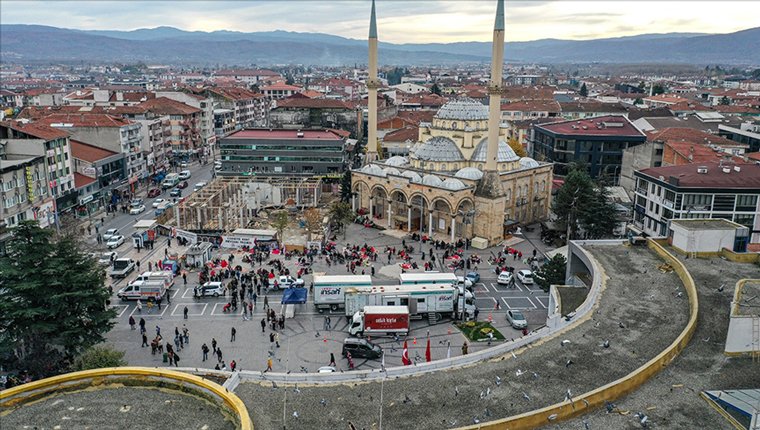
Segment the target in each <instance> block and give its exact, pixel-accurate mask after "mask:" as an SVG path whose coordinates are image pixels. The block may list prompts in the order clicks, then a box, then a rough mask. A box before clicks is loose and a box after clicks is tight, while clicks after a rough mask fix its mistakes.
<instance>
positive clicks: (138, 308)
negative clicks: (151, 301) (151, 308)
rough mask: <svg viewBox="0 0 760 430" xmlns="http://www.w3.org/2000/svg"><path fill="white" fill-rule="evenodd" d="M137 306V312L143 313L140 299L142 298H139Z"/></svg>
mask: <svg viewBox="0 0 760 430" xmlns="http://www.w3.org/2000/svg"><path fill="white" fill-rule="evenodd" d="M136 306H137V313H139V314H141V313H142V302H141V301H140V299H137V305H136Z"/></svg>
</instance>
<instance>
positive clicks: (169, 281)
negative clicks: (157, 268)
mask: <svg viewBox="0 0 760 430" xmlns="http://www.w3.org/2000/svg"><path fill="white" fill-rule="evenodd" d="M155 281H160V282H162V283H163V284H164V288H171V287H172V286H174V275H173V274H172V272H170V271H168V270H167V271H163V272H143V273H141V274H140V275H138V276H137V278H135V279H134V280H133V281H132V282H130V283H129V285H142V284H145V283H148V282H155Z"/></svg>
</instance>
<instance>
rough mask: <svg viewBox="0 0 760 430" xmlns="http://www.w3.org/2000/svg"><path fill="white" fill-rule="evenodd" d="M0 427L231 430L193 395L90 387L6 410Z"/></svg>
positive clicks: (219, 415) (212, 407) (211, 407)
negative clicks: (8, 411)
mask: <svg viewBox="0 0 760 430" xmlns="http://www.w3.org/2000/svg"><path fill="white" fill-rule="evenodd" d="M6 412H7V411H0V413H2V414H3V415H0V428H2V429H4V430H5V429H39V430H42V429H98V430H100V429H131V430H133V429H146V430H152V429H157V428H176V429H204V430H205V429H208V430H211V429H214V430H216V429H234V428H235V426H234V425H233V423H232V422H230V421H227V420H226V418H225V416H224V415H223V414H222V413H221V412H220V411H219V409H218V408H217V407H216V406H215V405H213V404H211V403H208V402H206V401H204V400H201V399H199V398H197V397H194V396H190V395H186V394H181V393H179V392H177V391H169V390H165V389H157V388H143V387H117V388H91V389H87V390H84V391H77V392H69V393H61V394H56V395H52V396H49V397H45V398H43V399H41V400H39V401H36V402H32V403H29V404H26V405H24V406H23V407H21V408H18V409H15V410H12V411H10V413H9V414H8V415H4V414H5V413H6Z"/></svg>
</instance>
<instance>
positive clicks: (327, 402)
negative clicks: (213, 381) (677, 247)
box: [235, 246, 688, 429]
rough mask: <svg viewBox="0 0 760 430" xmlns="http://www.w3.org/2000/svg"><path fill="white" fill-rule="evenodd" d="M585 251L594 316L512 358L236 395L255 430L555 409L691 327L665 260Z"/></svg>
mask: <svg viewBox="0 0 760 430" xmlns="http://www.w3.org/2000/svg"><path fill="white" fill-rule="evenodd" d="M588 249H589V251H590V252H591V253H592V254H593V255H594V257H596V258H597V259H598V260H599V261H600V262H601V265H602V266H603V267H604V269H605V271H606V273H607V275H608V276H609V277H610V280H609V281H608V283H607V288H606V290H605V291H604V293H603V294H602V298H601V304H600V306H599V308H598V309H597V310H596V311H594V315H593V319H592V320H589V321H586V322H584V323H582V324H581V325H580V326H579V327H577V328H576V329H574V330H572V331H570V332H567V333H565V334H563V335H561V336H560V337H558V338H555V339H553V340H550V341H548V342H546V343H545V344H543V345H540V346H537V347H533V348H529V349H527V350H525V351H523V352H522V353H520V354H519V355H517V358H512V356H511V355H509V354H508V355H507V356H505V357H502V358H500V359H495V360H492V361H490V362H485V363H480V364H478V365H475V366H472V367H468V368H464V369H457V370H451V371H445V372H436V373H432V374H427V375H421V376H417V377H409V378H398V379H393V380H388V381H385V382H384V383H382V384H381V383H362V384H350V385H341V386H332V387H324V386H320V387H305V386H300V387H293V386H289V387H285V386H283V385H280V386H278V387H277V388H273V387H272V384H271V383H270V382H262V383H251V382H248V383H243V384H241V385H240V386H239V387H238V388H237V389H236V390H235V392H236V394H238V395H239V396H240V397H241V398H242V399H243V401H244V402H245V403H246V406H247V407H248V409H249V412H250V414H251V417H252V419H253V421H254V425H255V426H256V428H260V429H275V428H290V429H296V428H321V429H345V428H348V423H349V422H350V423H352V424H354V425H355V426H356V428H357V429H363V428H364V429H370V428H377V427H378V425H379V423H380V420H381V414H382V425H383V427H384V428H388V429H402V428H403V429H432V428H453V427H460V426H464V425H470V424H473V423H477V422H485V421H491V420H495V419H499V418H504V417H507V416H511V415H515V414H518V413H522V412H527V411H530V410H533V409H537V408H540V407H543V406H547V405H550V404H554V403H557V402H561V401H562V400H563V399H564V398H565V395H566V392H567V391H568V390H569V391H570V393H571V395H574V394H579V393H583V392H586V391H589V390H591V389H593V388H596V387H599V386H601V385H604V384H606V383H608V382H611V381H613V380H615V379H617V378H619V377H621V376H624V375H626V374H628V373H630V372H631V371H632V370H633V369H635V368H637V367H639V366H641V365H642V364H643V363H645V362H646V361H648V360H649V359H651V358H652V357H654V356H655V355H656V354H657V353H659V352H660V351H662V350H663V349H664V348H665V347H666V346H667V345H669V344H670V343H672V341H673V340H674V339H675V338H676V337H677V336H678V334H679V333H680V332H681V331H682V330H683V328H684V327H685V325H686V321H687V320H688V302H687V299H686V297H685V293H684V294H683V296H684V297H680V298H679V297H678V292H683V290H684V289H683V287H682V285H681V282H680V280H679V279H678V277H677V275H676V274H675V273H672V272H671V273H662V272H660V271H659V270H657V267H656V266H657V265H659V264H661V263H662V261H661V260H660V259H659V258H658V257H657V255H656V254H654V253H653V252H651V251H649V250H648V249H646V248H627V247H622V246H620V247H609V246H604V247H602V246H595V247H594V246H592V247H589V248H588ZM621 324H622V327H621ZM563 340H567V341H569V342H564V345H563V342H561V341H563ZM605 340H609V342H610V346H609V348H604V346H603V343H604V341H605ZM568 361H570V362H571V363H570V364H568ZM296 388H297V389H296ZM381 397H382V402H381V401H380V399H381ZM294 414H297V417H296V416H295V415H294ZM283 417H284V419H285V420H284V422H283ZM599 428H602V427H599Z"/></svg>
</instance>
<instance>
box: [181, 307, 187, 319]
mask: <svg viewBox="0 0 760 430" xmlns="http://www.w3.org/2000/svg"><path fill="white" fill-rule="evenodd" d="M182 314H183V315H184V317H185V319H187V306H185V309H184V310H182Z"/></svg>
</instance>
